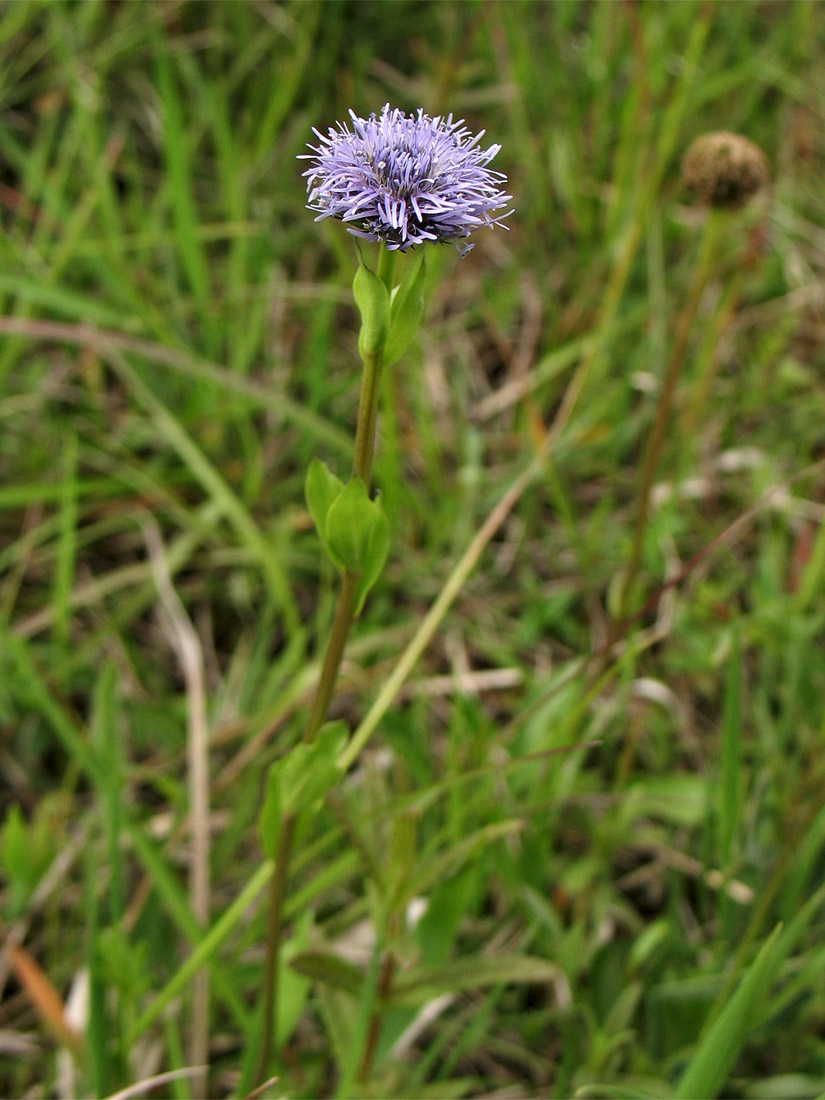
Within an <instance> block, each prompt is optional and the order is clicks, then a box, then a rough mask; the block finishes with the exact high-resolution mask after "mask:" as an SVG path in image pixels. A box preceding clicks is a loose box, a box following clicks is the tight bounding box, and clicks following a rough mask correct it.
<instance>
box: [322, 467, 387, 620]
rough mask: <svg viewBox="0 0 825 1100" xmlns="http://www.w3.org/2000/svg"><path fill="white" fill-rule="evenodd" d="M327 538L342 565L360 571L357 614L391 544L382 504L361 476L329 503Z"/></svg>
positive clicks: (330, 549) (355, 478) (357, 590)
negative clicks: (377, 501)
mask: <svg viewBox="0 0 825 1100" xmlns="http://www.w3.org/2000/svg"><path fill="white" fill-rule="evenodd" d="M326 542H327V548H328V549H329V552H330V556H331V557H332V560H333V561H334V562H335V563H336V564H337V565H338V566H339V567H340V568H342V569H347V570H349V572H351V573H357V574H359V581H358V586H357V589H356V596H355V614H356V615H358V614H359V613H360V611H361V608H362V607H363V606H364V600H365V598H366V595H367V593H368V592H369V590H370V588H372V586H373V585H374V584H375V582H376V581H377V580H378V578H379V576H380V575H381V570H382V569H383V568H384V562H385V561H386V558H387V551H388V550H389V545H390V525H389V521H388V520H387V517H386V516H385V515H384V511H383V509H382V508H381V506H380V505H379V504H377V503H376V502H375V501H372V500H370V498H369V495H368V493H367V488H366V486H365V485H364V483H363V481H362V480H361V479H360V478H359V477H354V478H353V479H352V480H351V481H350V482H349V484H348V485H347V486H346V488H345V489H344V490H343V492H341V493H340V494H339V495H338V497H337V498H336V499H335V500H334V501H333V503H332V504H331V505H330V508H329V511H328V512H327V523H326Z"/></svg>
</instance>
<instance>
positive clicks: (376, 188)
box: [304, 104, 511, 252]
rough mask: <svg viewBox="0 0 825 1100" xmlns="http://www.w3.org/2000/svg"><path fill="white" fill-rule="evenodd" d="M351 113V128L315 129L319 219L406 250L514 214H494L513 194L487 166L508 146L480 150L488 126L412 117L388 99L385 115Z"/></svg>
mask: <svg viewBox="0 0 825 1100" xmlns="http://www.w3.org/2000/svg"><path fill="white" fill-rule="evenodd" d="M350 118H351V119H352V129H351V130H350V128H349V127H348V126H347V125H346V123H339V124H338V126H337V128H334V127H330V129H329V133H328V134H327V136H326V137H325V136H324V135H323V134H322V133H320V132H319V131H318V130H315V129H314V128H313V130H314V133H315V134H316V135H317V137H318V139H319V141H320V144H319V145H317V146H315V145H310V146H309V148H310V149H312V155H307V156H306V157H305V158H304V159H307V160H311V161H313V162H314V163H313V165H312V167H311V168H310V169H309V170H308V171H307V172H305V173H304V175H305V176H306V177H307V191H308V192H309V198H308V200H307V206H308V207H309V209H310V210H317V211H318V212H319V213H318V217H317V218H316V221H320V220H321V219H322V218H340V219H341V221H343V222H346V223H348V224H347V229H348V230H349V232H350V233H352V234H354V235H355V236H356V237H363V238H365V239H366V240H368V241H383V242H384V244H385V246H386V247H387V248H388V249H400V250H401V251H402V252H406V250H407V249H408V248H413V247H414V246H415V245H419V244H424V243H425V242H426V241H456V242H458V241H460V240H462V239H463V238H465V237H469V235H470V234H471V233H472V232H473V231H474V230H475V229H478V228H479V227H480V226H482V225H489V226H490V227H492V226H494V225H501V224H502V221H503V219H504V218H506V217H507V214H497V215H495V216H493V215H494V214H495V211H497V210H502V209H503V208H504V207H505V206H506V205H507V204H508V203H509V201H510V198H511V196H510V195H505V194H504V192H503V191H501V190H500V189H499V184H501V183H504V182H505V180H506V177H505V176H503V175H502V174H501V172H494V171H492V170H491V169H489V168H487V164H489V162H490V161H491V160H492V159H493V157H494V156H495V155H496V153H498V151H499V149H500V148H501V146H500V145H491V146H489V148H487V149H480V148H479V142H480V141H481V139H482V137H483V136H484V131H483V130H482V132H481V133H480V134H476V136H475V137H474V136H473V135H472V133H471V132H470V131H469V130H468V129H467V128H466V127H465V126H464V125H463V122H464V120H463V119H459V121H458V122H453V116H452V115H448V116H447V117H446V118H442V117H440V116H436V117H435V118H430V116H429V115H425V114H424V112H423V110H420V109H419V111H418V112H417V114H415V115H406V114H404V112H403V111H399V110H397V109H395V110H390V106H389V104H386V106H385V107H384V108H383V110H382V111H381V114H380V115H377V116H376V115H374V114H372V115H370V117H369V118H366V119H365V118H359V117H358V115H356V114H355V113H354V112H353V111H350ZM507 213H510V211H508V212H507ZM471 247H472V246H471V245H467V246H465V247H464V248H461V246H460V245H459V248H460V249H461V251H467V249H468V248H471Z"/></svg>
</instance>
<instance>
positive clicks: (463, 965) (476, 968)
mask: <svg viewBox="0 0 825 1100" xmlns="http://www.w3.org/2000/svg"><path fill="white" fill-rule="evenodd" d="M560 974H561V971H560V969H559V967H558V966H557V965H556V964H555V963H552V962H548V960H547V959H541V958H538V957H536V956H531V955H498V956H495V957H490V958H472V959H455V960H453V961H452V962H445V963H441V964H440V965H439V966H436V967H413V968H412V969H411V970H407V971H405V972H403V973H399V974H398V975H397V977H396V980H395V983H394V985H393V990H392V994H391V996H390V1001H391V1003H393V1004H419V1003H420V1002H421V1001H425V1000H428V999H429V998H430V997H435V996H438V995H439V994H440V993H447V992H449V993H456V992H459V991H461V990H465V989H479V988H480V987H481V986H485V985H498V984H499V983H508V984H514V983H525V982H527V983H537V984H539V983H544V982H555V981H557V980H558V979H559V976H560Z"/></svg>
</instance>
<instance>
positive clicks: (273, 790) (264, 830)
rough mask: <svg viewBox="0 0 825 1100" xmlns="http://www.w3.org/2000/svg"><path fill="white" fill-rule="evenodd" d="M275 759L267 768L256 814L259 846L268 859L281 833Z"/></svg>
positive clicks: (279, 792) (278, 766) (273, 851)
mask: <svg viewBox="0 0 825 1100" xmlns="http://www.w3.org/2000/svg"><path fill="white" fill-rule="evenodd" d="M282 763H283V761H281V760H276V761H275V763H274V764H273V765H272V766H271V767H270V769H269V775H268V776H267V780H266V794H265V795H264V804H263V806H262V807H261V812H260V814H259V815H258V835H259V837H260V839H261V847H262V848H263V850H264V854H265V855H267V856H268V857H269V859H274V858H275V852H276V851H277V849H278V837H279V836H280V835H281V764H282Z"/></svg>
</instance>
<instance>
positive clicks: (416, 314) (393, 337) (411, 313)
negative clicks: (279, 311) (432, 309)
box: [384, 252, 426, 367]
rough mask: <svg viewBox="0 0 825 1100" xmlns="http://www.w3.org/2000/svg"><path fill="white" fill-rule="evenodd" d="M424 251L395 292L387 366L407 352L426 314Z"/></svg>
mask: <svg viewBox="0 0 825 1100" xmlns="http://www.w3.org/2000/svg"><path fill="white" fill-rule="evenodd" d="M425 276H426V270H425V266H424V253H423V252H419V253H418V254H417V255H416V256H415V257H414V258H413V261H412V264H411V265H410V268H409V270H408V271H407V273H406V275H405V276H404V279H403V280H402V282H401V285H400V286H398V287H396V289H395V291H394V292H393V299H392V311H391V322H390V331H389V335H388V337H387V343H386V346H385V348H384V366H385V367H391V366H392V364H393V363H395V362H397V360H398V359H400V358H401V356H402V355H403V354H404V352H405V351H406V350H407V348H408V347H409V346H410V343H411V341H412V338H413V336H415V333H416V330H417V329H418V326H419V325H420V324H421V318H422V317H423V315H424V294H423V291H424V279H425Z"/></svg>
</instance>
